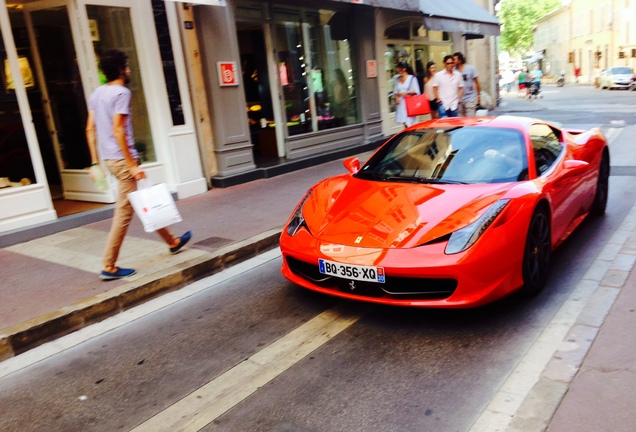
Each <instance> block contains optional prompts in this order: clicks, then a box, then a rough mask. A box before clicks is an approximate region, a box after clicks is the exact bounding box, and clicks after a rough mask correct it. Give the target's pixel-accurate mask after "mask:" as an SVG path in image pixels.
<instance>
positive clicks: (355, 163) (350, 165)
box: [342, 157, 360, 174]
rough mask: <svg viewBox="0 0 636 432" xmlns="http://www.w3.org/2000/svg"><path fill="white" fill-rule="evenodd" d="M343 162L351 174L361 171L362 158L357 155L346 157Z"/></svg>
mask: <svg viewBox="0 0 636 432" xmlns="http://www.w3.org/2000/svg"><path fill="white" fill-rule="evenodd" d="M342 164H343V165H344V167H345V168H346V169H347V171H349V172H350V173H351V174H355V173H357V172H358V171H360V159H358V158H357V157H350V158H347V159H345V160H344V161H343V162H342Z"/></svg>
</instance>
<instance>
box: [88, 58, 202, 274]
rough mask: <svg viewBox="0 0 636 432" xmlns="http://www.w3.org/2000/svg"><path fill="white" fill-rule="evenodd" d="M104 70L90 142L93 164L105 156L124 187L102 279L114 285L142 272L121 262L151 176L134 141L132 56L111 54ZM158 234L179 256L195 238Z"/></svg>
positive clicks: (93, 103) (92, 108) (92, 110)
mask: <svg viewBox="0 0 636 432" xmlns="http://www.w3.org/2000/svg"><path fill="white" fill-rule="evenodd" d="M100 69H101V70H102V72H103V73H104V75H106V78H107V80H108V82H107V83H106V84H104V85H102V86H100V87H98V88H97V89H95V91H94V92H93V94H92V95H91V97H90V100H89V107H88V109H89V111H88V121H87V123H86V138H87V140H88V148H89V150H90V154H91V162H92V165H93V166H94V165H97V164H99V160H100V157H99V156H101V159H103V160H104V164H105V165H106V167H107V168H108V170H109V171H110V172H111V173H112V174H113V176H115V178H116V179H117V180H118V182H119V185H118V190H117V202H116V204H115V214H114V215H113V223H112V226H111V229H110V233H109V235H108V241H107V242H106V248H105V251H104V258H103V265H104V268H103V270H102V272H101V273H100V275H99V277H100V279H103V280H114V279H121V278H124V277H127V276H131V275H133V274H135V273H136V270H135V269H131V268H120V267H117V265H116V263H117V258H118V256H119V250H120V249H121V245H122V243H123V241H124V237H125V236H126V232H127V231H128V226H129V225H130V221H131V220H132V216H133V208H132V205H131V204H130V202H129V201H128V194H129V193H131V192H134V191H136V190H137V181H138V180H142V179H144V178H146V173H145V172H144V171H143V170H142V169H141V168H140V167H139V155H138V153H137V150H136V149H135V141H134V137H133V130H132V117H131V116H132V111H131V98H132V92H131V91H130V90H129V89H128V88H127V87H126V84H128V83H129V82H130V68H129V67H128V57H127V55H126V54H125V53H123V52H122V51H119V50H108V51H106V52H104V53H103V54H102V56H101V58H100ZM98 144H99V152H98ZM91 175H92V174H91ZM157 233H158V234H159V235H160V236H161V238H162V239H163V240H164V241H165V242H166V244H167V245H168V248H169V249H170V252H171V253H173V254H175V253H177V252H179V251H180V250H181V248H182V247H183V246H185V245H186V244H187V243H188V241H190V238H191V237H192V232H190V231H187V232H186V233H185V234H183V235H182V236H181V237H175V236H174V235H173V234H172V232H171V231H170V230H169V229H167V228H162V229H159V230H157Z"/></svg>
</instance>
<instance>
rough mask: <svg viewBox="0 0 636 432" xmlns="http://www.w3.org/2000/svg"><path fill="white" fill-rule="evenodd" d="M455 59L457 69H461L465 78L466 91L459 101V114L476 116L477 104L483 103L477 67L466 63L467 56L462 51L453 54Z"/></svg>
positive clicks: (460, 71)
mask: <svg viewBox="0 0 636 432" xmlns="http://www.w3.org/2000/svg"><path fill="white" fill-rule="evenodd" d="M453 59H454V60H455V69H457V71H459V73H460V74H461V75H462V78H463V80H464V93H463V95H462V98H461V100H460V103H459V115H460V116H461V117H474V116H475V113H476V111H477V105H479V104H480V103H481V97H480V96H479V95H480V94H481V88H480V86H479V78H478V75H477V69H475V67H474V66H471V65H469V64H466V58H465V57H464V55H463V54H462V53H460V52H456V53H455V54H453Z"/></svg>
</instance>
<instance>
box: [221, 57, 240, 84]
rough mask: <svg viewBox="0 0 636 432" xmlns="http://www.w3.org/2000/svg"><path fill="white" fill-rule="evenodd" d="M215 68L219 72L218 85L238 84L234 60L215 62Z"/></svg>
mask: <svg viewBox="0 0 636 432" xmlns="http://www.w3.org/2000/svg"><path fill="white" fill-rule="evenodd" d="M216 68H217V72H218V74H219V85H220V86H221V87H226V86H237V85H239V77H238V73H237V70H236V62H233V61H220V62H216Z"/></svg>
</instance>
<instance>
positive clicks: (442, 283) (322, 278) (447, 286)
mask: <svg viewBox="0 0 636 432" xmlns="http://www.w3.org/2000/svg"><path fill="white" fill-rule="evenodd" d="M287 265H288V266H289V268H290V270H291V271H292V272H293V273H294V274H296V275H298V276H300V277H303V278H305V279H307V280H309V281H310V282H312V283H314V284H316V285H318V286H320V287H322V288H328V289H334V290H338V291H342V292H347V293H350V294H356V295H361V296H365V297H386V298H394V299H423V300H440V299H444V298H447V297H450V296H451V295H452V294H453V293H454V292H455V289H457V280H456V279H451V278H408V277H395V276H389V275H387V276H386V282H385V283H383V284H382V283H373V282H361V281H352V280H350V279H345V278H338V277H332V276H327V275H324V274H322V273H320V271H318V265H317V264H310V263H307V262H304V261H301V260H299V259H296V258H293V257H290V256H288V257H287ZM352 282H353V285H352V284H351V283H352Z"/></svg>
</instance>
